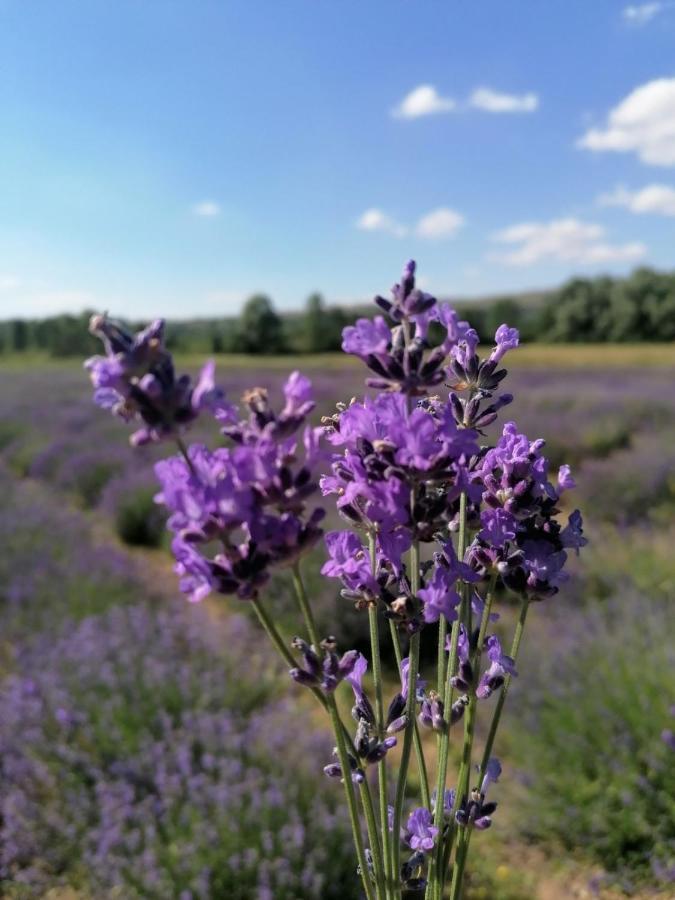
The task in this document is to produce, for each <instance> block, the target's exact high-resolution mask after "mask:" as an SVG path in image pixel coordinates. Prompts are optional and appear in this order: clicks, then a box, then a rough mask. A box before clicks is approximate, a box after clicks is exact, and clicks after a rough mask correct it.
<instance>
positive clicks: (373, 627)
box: [368, 533, 393, 895]
mask: <svg viewBox="0 0 675 900" xmlns="http://www.w3.org/2000/svg"><path fill="white" fill-rule="evenodd" d="M368 547H369V550H370V567H371V571H372V573H373V575H375V572H376V569H377V563H376V548H375V538H374V536H373V534H372V533H371V534H369V535H368ZM368 625H369V628H370V654H371V657H372V662H373V683H374V686H375V721H376V728H377V737H378V740H380V741H381V740H384V737H385V722H384V701H383V698H382V686H383V682H382V662H381V659H380V632H379V623H378V617H377V606H376V605H375V604H372V605H370V606H369V607H368ZM377 775H378V787H379V799H380V835H381V836H382V857H383V869H384V880H385V885H386V891H387V895H388V894H389V889H390V885H391V883H392V882H393V878H392V877H391V872H390V859H391V848H390V835H389V809H388V796H387V794H388V791H387V759H386V757H384V759H381V760H380V762H379V763H378V764H377Z"/></svg>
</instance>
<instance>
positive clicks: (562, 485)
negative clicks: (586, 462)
mask: <svg viewBox="0 0 675 900" xmlns="http://www.w3.org/2000/svg"><path fill="white" fill-rule="evenodd" d="M576 486H577V483H576V481H575V480H574V478H572V470H571V468H570V467H569V466H567V465H565V466H560V468H559V469H558V491H559V492H560V493H561V494H562V492H563V491H571V490H572V489H573V488H575V487H576Z"/></svg>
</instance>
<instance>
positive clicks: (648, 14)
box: [621, 2, 673, 25]
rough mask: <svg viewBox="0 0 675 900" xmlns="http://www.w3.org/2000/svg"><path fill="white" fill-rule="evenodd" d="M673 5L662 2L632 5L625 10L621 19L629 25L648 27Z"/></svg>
mask: <svg viewBox="0 0 675 900" xmlns="http://www.w3.org/2000/svg"><path fill="white" fill-rule="evenodd" d="M672 5H673V4H672V3H661V2H653V3H637V4H631V5H630V6H625V7H624V8H623V10H622V12H621V17H622V18H623V20H624V22H627V23H628V24H629V25H646V24H647V23H648V22H651V20H652V19H655V18H656V16H658V15H659V14H660V13H662V12H664V10H666V9H668V7H669V6H672Z"/></svg>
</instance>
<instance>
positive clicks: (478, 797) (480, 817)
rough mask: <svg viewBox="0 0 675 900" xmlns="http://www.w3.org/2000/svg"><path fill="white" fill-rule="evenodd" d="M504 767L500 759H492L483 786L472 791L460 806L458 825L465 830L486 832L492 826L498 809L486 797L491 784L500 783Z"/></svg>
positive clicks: (457, 817)
mask: <svg viewBox="0 0 675 900" xmlns="http://www.w3.org/2000/svg"><path fill="white" fill-rule="evenodd" d="M501 774H502V767H501V764H500V762H499V760H498V759H490V760H489V762H488V764H487V769H486V772H485V775H484V777H483V780H482V782H481V785H480V787H479V788H475V789H474V790H473V791H471V795H470V797H469V798H468V799H465V800H464V802H463V803H462V804H461V805H460V807H459V809H458V810H457V813H456V816H455V817H456V819H457V823H458V824H459V825H462V826H463V827H464V828H477V829H478V830H479V831H485V830H486V829H487V828H489V827H490V826H491V825H492V818H491V817H492V814H493V813H494V811H495V810H496V809H497V804H496V803H494V802H492V801H491V802H489V803H488V802H486V800H485V797H486V795H487V790H488V787H489V786H490V784H492V783H494V782H497V781H499V776H500V775H501Z"/></svg>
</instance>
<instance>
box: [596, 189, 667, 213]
mask: <svg viewBox="0 0 675 900" xmlns="http://www.w3.org/2000/svg"><path fill="white" fill-rule="evenodd" d="M598 203H599V204H600V206H620V207H623V208H624V209H628V210H630V211H631V212H632V213H637V214H641V213H652V214H654V215H658V216H675V188H673V187H669V186H668V185H667V184H649V185H647V187H643V188H641V189H640V190H638V191H629V190H628V189H627V188H625V187H623V186H620V187H617V188H615V189H614V190H613V191H611V192H610V193H608V194H601V195H600V197H598Z"/></svg>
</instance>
